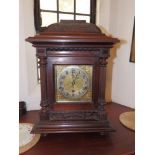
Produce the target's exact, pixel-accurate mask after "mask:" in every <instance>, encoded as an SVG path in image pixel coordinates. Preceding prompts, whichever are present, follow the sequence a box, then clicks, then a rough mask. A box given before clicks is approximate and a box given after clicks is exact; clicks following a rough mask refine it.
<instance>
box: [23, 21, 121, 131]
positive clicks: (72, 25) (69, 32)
mask: <svg viewBox="0 0 155 155" xmlns="http://www.w3.org/2000/svg"><path fill="white" fill-rule="evenodd" d="M26 41H28V42H30V43H32V44H33V46H34V47H35V48H36V56H37V58H39V60H40V61H39V64H40V76H41V77H40V78H41V103H40V106H41V110H40V113H39V115H40V121H39V122H38V123H36V124H35V126H34V128H33V130H32V133H68V132H100V133H102V134H106V133H108V132H111V131H114V129H113V128H112V127H111V126H110V124H109V122H108V120H107V114H106V111H105V110H104V104H105V78H106V66H107V59H108V57H109V50H110V48H112V47H113V45H114V44H115V43H117V42H119V40H118V39H116V38H112V37H108V36H106V35H105V34H102V32H101V30H100V29H99V28H98V27H97V26H96V25H94V24H89V23H85V22H83V21H82V22H81V21H62V22H60V23H56V24H52V25H50V26H49V27H48V28H47V30H46V31H44V32H41V33H40V34H38V35H35V36H34V37H29V38H27V39H26ZM59 64H61V65H62V64H64V65H92V66H93V77H92V101H91V102H82V103H78V102H77V103H75V102H74V103H71V102H68V103H56V100H55V93H56V92H55V87H56V86H55V75H54V66H55V65H59Z"/></svg>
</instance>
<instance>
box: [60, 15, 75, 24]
mask: <svg viewBox="0 0 155 155" xmlns="http://www.w3.org/2000/svg"><path fill="white" fill-rule="evenodd" d="M73 19H74V15H70V14H62V13H60V14H59V22H60V20H73Z"/></svg>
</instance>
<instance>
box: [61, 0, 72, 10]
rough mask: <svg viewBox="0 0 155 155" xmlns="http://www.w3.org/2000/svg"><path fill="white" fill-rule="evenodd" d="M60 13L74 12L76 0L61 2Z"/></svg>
mask: <svg viewBox="0 0 155 155" xmlns="http://www.w3.org/2000/svg"><path fill="white" fill-rule="evenodd" d="M59 11H64V12H74V0H59Z"/></svg>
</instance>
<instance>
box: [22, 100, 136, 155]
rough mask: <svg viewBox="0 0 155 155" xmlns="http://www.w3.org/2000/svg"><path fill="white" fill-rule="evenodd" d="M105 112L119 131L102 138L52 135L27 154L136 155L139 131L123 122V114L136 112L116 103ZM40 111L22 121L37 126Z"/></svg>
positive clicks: (89, 134)
mask: <svg viewBox="0 0 155 155" xmlns="http://www.w3.org/2000/svg"><path fill="white" fill-rule="evenodd" d="M105 109H106V111H107V113H108V119H109V120H110V121H111V123H112V126H113V127H114V128H115V129H116V132H114V133H110V134H109V135H108V136H100V135H99V133H85V134H82V133H74V134H73V133H68V134H49V135H47V136H46V137H41V139H40V140H39V142H38V143H37V144H36V145H35V146H34V147H33V148H32V149H30V150H29V151H27V152H25V153H23V155H43V154H45V155H134V149H135V132H134V131H132V130H130V129H127V128H126V127H124V126H123V125H122V124H121V123H120V121H119V115H120V114H121V113H123V112H126V111H130V110H133V109H131V108H128V107H125V106H122V105H119V104H116V103H109V104H106V105H105ZM38 112H39V111H29V112H28V113H27V114H26V115H24V116H22V117H21V118H20V122H23V123H25V122H29V123H36V122H37V121H38V120H39V115H38Z"/></svg>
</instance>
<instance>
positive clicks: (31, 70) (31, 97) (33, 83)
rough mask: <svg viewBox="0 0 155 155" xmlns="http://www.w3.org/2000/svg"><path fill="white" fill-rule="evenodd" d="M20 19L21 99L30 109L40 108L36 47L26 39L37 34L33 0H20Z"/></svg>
mask: <svg viewBox="0 0 155 155" xmlns="http://www.w3.org/2000/svg"><path fill="white" fill-rule="evenodd" d="M19 21H20V22H19V27H20V29H19V40H20V42H19V100H20V101H21V100H24V101H26V103H27V109H28V110H32V109H39V108H40V107H39V104H40V86H39V84H38V83H37V70H36V58H35V48H33V47H32V45H31V44H30V43H28V42H26V41H25V39H26V38H27V37H29V36H33V35H34V34H35V29H34V16H33V1H32V0H24V1H23V0H20V1H19Z"/></svg>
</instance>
